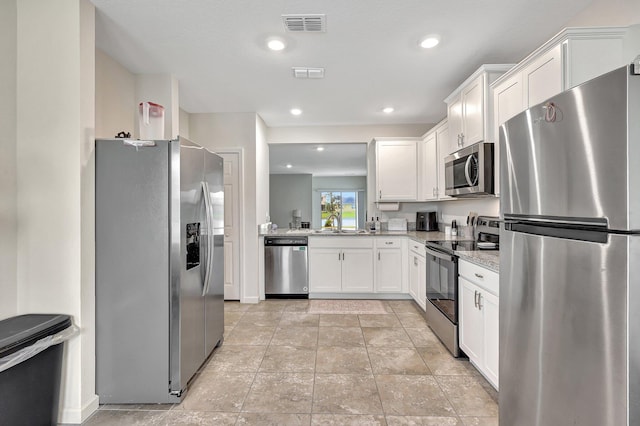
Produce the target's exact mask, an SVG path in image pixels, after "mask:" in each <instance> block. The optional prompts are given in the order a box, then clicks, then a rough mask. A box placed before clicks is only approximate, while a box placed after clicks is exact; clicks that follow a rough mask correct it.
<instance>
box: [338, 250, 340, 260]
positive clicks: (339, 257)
mask: <svg viewBox="0 0 640 426" xmlns="http://www.w3.org/2000/svg"><path fill="white" fill-rule="evenodd" d="M338 261H340V252H338Z"/></svg>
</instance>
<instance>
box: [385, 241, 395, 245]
mask: <svg viewBox="0 0 640 426" xmlns="http://www.w3.org/2000/svg"><path fill="white" fill-rule="evenodd" d="M384 243H385V244H386V245H390V244H393V241H385V242H384Z"/></svg>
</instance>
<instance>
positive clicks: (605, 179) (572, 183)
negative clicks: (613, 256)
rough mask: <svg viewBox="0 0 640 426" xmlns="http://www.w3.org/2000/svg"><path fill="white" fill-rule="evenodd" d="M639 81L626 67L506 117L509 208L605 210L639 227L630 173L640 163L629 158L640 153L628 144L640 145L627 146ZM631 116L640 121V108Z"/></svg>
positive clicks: (503, 178)
mask: <svg viewBox="0 0 640 426" xmlns="http://www.w3.org/2000/svg"><path fill="white" fill-rule="evenodd" d="M631 79H634V80H633V81H631ZM638 83H640V76H637V77H629V76H627V68H620V69H618V70H616V71H613V72H611V73H608V74H606V75H604V76H602V77H599V78H597V79H594V80H591V81H590V82H587V83H585V84H583V85H581V86H578V87H576V88H573V89H571V90H569V91H567V92H564V93H562V94H560V95H558V96H556V97H554V98H552V99H550V100H549V101H548V102H545V103H543V104H540V105H536V106H534V107H532V108H530V109H529V110H527V111H525V112H523V113H521V114H519V115H517V116H515V117H514V118H512V119H511V120H509V121H507V122H506V123H505V124H504V125H502V126H501V127H500V152H501V158H500V182H501V200H500V201H501V204H500V209H501V213H502V215H505V214H509V213H512V214H522V215H528V216H531V215H539V216H548V217H582V218H606V219H607V220H608V223H609V228H610V229H614V230H627V229H634V226H637V224H633V223H630V219H629V217H630V213H629V211H630V210H633V209H630V206H634V205H636V206H637V205H638V199H640V195H639V194H640V192H639V191H637V185H638V182H635V183H634V179H632V178H630V176H636V177H637V176H638V173H639V172H638V171H637V169H640V167H627V161H629V162H630V163H632V162H634V163H635V164H636V165H640V163H639V161H640V158H638V157H637V156H636V157H633V156H631V155H630V153H629V152H628V149H636V150H637V149H638V148H635V147H631V146H630V147H628V146H627V143H628V130H629V128H630V127H628V123H627V122H628V118H627V117H628V115H627V114H628V109H627V101H628V96H627V93H628V92H627V90H628V86H629V87H631V89H630V90H635V92H636V93H635V95H634V97H640V93H638V91H639V90H638V89H640V87H639V86H638ZM629 96H631V93H630V94H629ZM634 102H635V101H634ZM630 117H631V116H630ZM629 120H631V119H629ZM631 121H633V122H631ZM631 121H630V122H629V126H632V127H634V128H637V127H638V124H637V123H636V122H638V121H640V120H638V119H637V116H636V117H633V120H631ZM636 145H637V144H636ZM636 180H637V179H636ZM634 185H635V188H636V190H634V189H633V188H634Z"/></svg>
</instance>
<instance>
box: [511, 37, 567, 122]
mask: <svg viewBox="0 0 640 426" xmlns="http://www.w3.org/2000/svg"><path fill="white" fill-rule="evenodd" d="M518 74H521V76H522V77H521V78H522V81H523V82H524V83H525V84H524V89H525V90H524V91H523V94H524V106H525V107H527V108H528V107H530V106H533V105H536V104H539V103H540V102H542V101H544V100H545V99H548V98H550V97H551V96H553V95H555V94H558V93H560V92H562V46H560V45H558V46H556V47H554V48H553V49H551V50H549V51H548V52H546V53H544V54H542V55H540V57H538V58H535V59H534V60H532V61H531V63H530V64H529V65H527V66H526V67H524V68H523V70H522V72H521V73H518ZM520 104H521V105H522V104H523V102H522V101H521V102H520ZM523 109H524V108H522V107H521V108H520V111H522V110H523ZM520 111H516V112H515V114H513V115H511V117H513V116H514V115H516V114H517V113H518V112H520ZM511 117H507V119H508V118H511Z"/></svg>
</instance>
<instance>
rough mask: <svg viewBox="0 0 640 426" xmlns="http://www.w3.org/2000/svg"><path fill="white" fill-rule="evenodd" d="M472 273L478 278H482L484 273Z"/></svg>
mask: <svg viewBox="0 0 640 426" xmlns="http://www.w3.org/2000/svg"><path fill="white" fill-rule="evenodd" d="M473 275H475V276H476V277H478V278H480V279H481V280H484V275H480V274H479V273H477V272H474V274H473Z"/></svg>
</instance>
